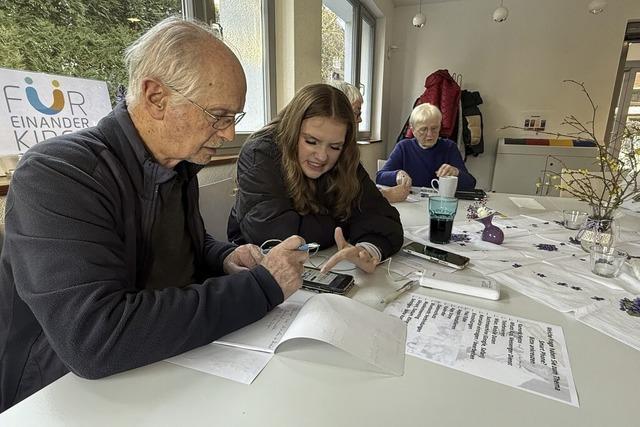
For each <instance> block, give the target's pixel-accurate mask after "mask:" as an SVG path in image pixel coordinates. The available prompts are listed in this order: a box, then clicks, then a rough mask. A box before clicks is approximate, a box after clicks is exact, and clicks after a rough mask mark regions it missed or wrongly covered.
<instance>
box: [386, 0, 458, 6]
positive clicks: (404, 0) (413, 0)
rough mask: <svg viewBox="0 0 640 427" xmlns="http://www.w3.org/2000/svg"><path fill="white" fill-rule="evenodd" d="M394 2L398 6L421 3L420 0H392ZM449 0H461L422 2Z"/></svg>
mask: <svg viewBox="0 0 640 427" xmlns="http://www.w3.org/2000/svg"><path fill="white" fill-rule="evenodd" d="M391 1H392V2H393V4H394V5H395V6H396V7H397V6H412V5H416V6H417V5H418V3H420V1H419V0H391ZM447 1H459V0H422V4H427V3H444V2H447Z"/></svg>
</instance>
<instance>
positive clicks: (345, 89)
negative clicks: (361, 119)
mask: <svg viewBox="0 0 640 427" xmlns="http://www.w3.org/2000/svg"><path fill="white" fill-rule="evenodd" d="M329 84H330V85H331V86H333V87H335V88H336V89H338V90H341V91H342V93H344V94H345V95H347V99H348V100H349V102H350V103H351V104H353V103H354V102H358V101H360V102H362V94H361V93H360V90H359V89H358V88H357V87H355V86H354V85H352V84H351V83H347V82H345V81H344V80H331V81H330V82H329Z"/></svg>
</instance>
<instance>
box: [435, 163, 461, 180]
mask: <svg viewBox="0 0 640 427" xmlns="http://www.w3.org/2000/svg"><path fill="white" fill-rule="evenodd" d="M459 173H460V171H459V170H458V168H456V167H454V166H451V165H449V164H447V163H443V164H442V166H440V167H439V168H438V170H437V171H436V176H437V177H438V178H439V177H441V176H458V174H459Z"/></svg>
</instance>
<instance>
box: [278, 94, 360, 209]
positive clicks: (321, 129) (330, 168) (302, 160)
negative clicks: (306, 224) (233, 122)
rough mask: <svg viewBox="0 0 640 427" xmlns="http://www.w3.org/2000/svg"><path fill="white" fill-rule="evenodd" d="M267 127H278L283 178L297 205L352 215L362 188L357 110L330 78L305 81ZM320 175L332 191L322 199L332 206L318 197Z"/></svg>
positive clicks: (328, 191)
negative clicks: (326, 81)
mask: <svg viewBox="0 0 640 427" xmlns="http://www.w3.org/2000/svg"><path fill="white" fill-rule="evenodd" d="M267 128H268V129H274V130H275V133H276V144H277V145H278V146H279V147H280V151H281V152H282V169H283V172H284V179H285V184H286V186H287V188H289V196H290V197H291V198H292V199H293V202H294V207H295V209H296V211H297V212H298V213H300V214H307V213H319V212H324V213H331V214H333V215H335V216H336V217H337V218H341V219H346V218H348V217H349V216H350V214H351V205H352V202H353V200H354V199H355V198H356V197H357V196H358V193H359V190H360V185H359V181H358V178H357V173H356V171H357V169H358V164H359V161H360V152H359V151H358V147H357V145H356V124H355V121H354V114H353V110H352V109H351V104H350V103H349V100H348V99H347V97H346V96H345V94H344V93H342V92H341V91H340V90H338V89H336V88H334V87H331V86H329V85H326V84H312V85H308V86H305V87H303V88H302V89H300V90H299V91H298V92H297V93H296V94H295V95H294V97H293V99H292V100H291V102H289V104H287V106H286V107H284V108H283V109H282V111H280V113H278V116H277V117H276V118H275V119H274V120H273V121H272V122H271V123H270V124H269V125H268V126H267ZM319 178H322V179H323V180H324V181H326V185H323V191H325V192H326V193H327V194H326V196H328V197H324V196H323V199H324V200H332V201H333V206H322V205H321V204H320V203H319V202H318V195H317V194H316V189H317V182H316V181H317V180H318V179H319ZM328 208H331V210H330V211H327V209H328Z"/></svg>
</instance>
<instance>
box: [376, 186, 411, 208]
mask: <svg viewBox="0 0 640 427" xmlns="http://www.w3.org/2000/svg"><path fill="white" fill-rule="evenodd" d="M380 191H381V192H382V195H383V196H384V198H385V199H387V201H388V202H389V203H397V202H403V201H405V200H406V198H407V196H409V193H410V192H411V184H410V183H409V185H396V186H395V187H390V188H381V189H380Z"/></svg>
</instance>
